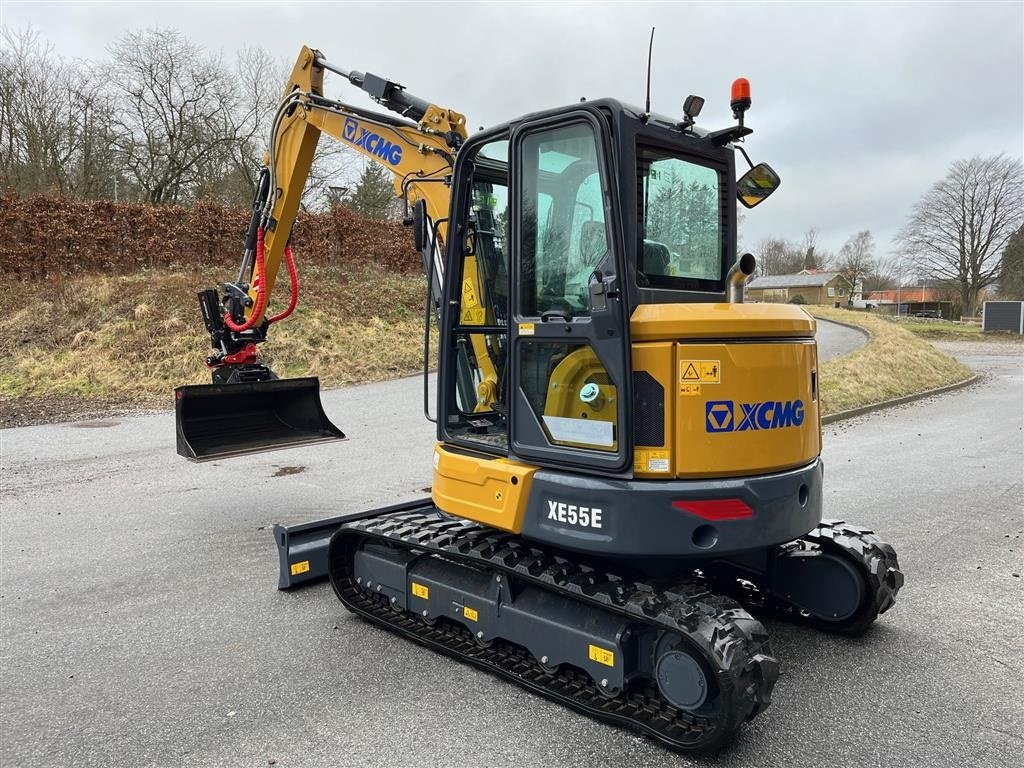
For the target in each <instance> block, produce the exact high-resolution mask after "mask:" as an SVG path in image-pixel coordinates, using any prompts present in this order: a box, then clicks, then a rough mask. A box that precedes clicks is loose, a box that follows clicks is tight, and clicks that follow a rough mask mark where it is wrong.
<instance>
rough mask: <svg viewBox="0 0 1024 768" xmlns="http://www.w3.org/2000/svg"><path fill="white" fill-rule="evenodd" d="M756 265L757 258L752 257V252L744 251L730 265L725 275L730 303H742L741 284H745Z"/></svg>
mask: <svg viewBox="0 0 1024 768" xmlns="http://www.w3.org/2000/svg"><path fill="white" fill-rule="evenodd" d="M756 266H757V259H755V258H754V254H752V253H744V254H743V255H742V256H740V257H739V258H738V259H737V260H736V263H735V264H733V265H732V268H731V269H730V270H729V273H728V274H727V275H726V276H725V284H726V289H727V290H728V292H729V303H730V304H742V303H743V286H744V285H746V284H747V280H749V279H750V276H751V275H752V274H754V267H756Z"/></svg>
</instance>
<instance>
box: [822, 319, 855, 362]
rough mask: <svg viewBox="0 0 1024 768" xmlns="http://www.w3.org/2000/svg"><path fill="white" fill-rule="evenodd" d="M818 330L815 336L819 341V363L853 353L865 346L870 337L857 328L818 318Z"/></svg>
mask: <svg viewBox="0 0 1024 768" xmlns="http://www.w3.org/2000/svg"><path fill="white" fill-rule="evenodd" d="M817 321H818V328H817V331H816V332H815V334H814V337H815V339H817V341H818V361H819V362H822V363H824V362H825V361H826V360H831V359H832V358H834V357H840V356H841V355H845V354H848V353H850V352H853V350H855V349H856V348H857V347H860V346H863V345H864V343H865V342H867V340H868V335H867V334H866V333H864V331H861V330H859V329H857V328H851V327H850V326H848V325H840V324H839V323H830V322H829V321H828V320H822V319H821V318H820V317H819V318H817Z"/></svg>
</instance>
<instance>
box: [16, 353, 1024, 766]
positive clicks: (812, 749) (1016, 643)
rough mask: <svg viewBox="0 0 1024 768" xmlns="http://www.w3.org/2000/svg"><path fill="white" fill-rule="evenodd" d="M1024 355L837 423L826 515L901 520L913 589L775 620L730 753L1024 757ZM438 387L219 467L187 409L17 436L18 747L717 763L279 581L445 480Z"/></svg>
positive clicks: (161, 762)
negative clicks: (336, 528) (755, 704)
mask: <svg viewBox="0 0 1024 768" xmlns="http://www.w3.org/2000/svg"><path fill="white" fill-rule="evenodd" d="M1020 349H1021V348H1020V347H1019V346H1016V347H1010V346H1003V345H995V346H994V347H991V348H990V347H989V345H984V344H982V345H978V346H977V347H974V348H968V351H967V352H966V353H963V352H962V350H961V354H962V355H963V359H965V361H967V362H968V363H970V364H972V365H974V366H975V367H977V368H978V369H979V370H980V371H981V372H982V373H983V377H982V379H981V380H980V381H979V383H977V384H975V385H972V386H971V387H968V388H967V389H964V390H961V391H958V392H954V393H949V394H946V395H940V396H936V397H932V398H929V399H927V400H923V401H919V402H916V403H913V404H910V405H906V406H901V407H898V408H895V409H892V410H888V411H883V412H879V413H875V414H871V415H868V416H864V417H861V418H858V419H855V420H852V421H848V422H842V423H838V424H835V425H832V426H830V427H828V428H826V434H825V443H826V450H825V461H826V467H827V469H826V473H825V480H826V491H825V493H826V513H827V515H828V516H830V517H843V518H846V519H849V520H853V521H857V522H860V523H864V524H866V525H869V526H874V527H876V528H877V530H878V531H880V532H882V533H883V534H884V535H885V537H886V538H888V539H889V540H891V541H892V542H893V543H894V544H895V545H896V547H897V549H898V550H899V552H900V561H901V564H902V566H903V568H904V570H905V572H906V574H907V586H906V588H905V589H904V591H903V592H902V593H901V594H900V598H899V602H898V604H897V605H896V607H895V608H894V609H893V611H891V612H890V613H889V614H886V615H885V616H884V617H883V618H882V620H881V621H880V623H879V624H878V625H877V626H876V627H875V628H874V629H873V630H872V631H871V632H870V633H869V634H868V635H867V636H866V637H864V638H862V639H859V640H855V641H850V640H844V639H840V638H833V637H828V636H822V635H819V634H816V633H814V632H812V631H809V630H806V629H801V628H797V627H793V626H789V625H786V624H782V623H774V622H773V623H772V624H770V626H769V629H770V631H771V632H772V635H773V644H774V649H775V652H776V655H777V656H778V657H779V659H780V661H781V664H782V670H783V672H782V677H781V679H780V681H779V684H778V686H777V688H776V694H775V697H774V702H773V704H772V706H771V707H770V708H769V709H768V710H767V712H766V713H765V714H763V715H762V716H760V717H759V718H757V720H755V721H754V722H753V723H752V724H751V725H750V726H749V727H748V728H746V729H745V731H744V732H743V733H742V735H741V738H740V739H739V740H738V742H737V743H736V744H735V745H734V746H733V747H732V748H730V749H729V750H727V751H726V752H725V753H724V754H723V755H722V756H721V758H719V759H718V760H717V761H715V765H718V766H752V765H757V766H761V765H772V766H823V765H835V766H878V765H886V766H897V767H898V766H947V765H948V766H962V765H969V766H986V767H987V766H1010V765H1014V766H1016V765H1018V764H1019V763H1018V760H1019V757H1020V751H1021V744H1022V742H1021V734H1022V733H1024V709H1022V708H1021V706H1020V703H1019V702H1020V700H1019V696H1018V690H1017V689H1018V688H1019V682H1020V680H1021V679H1022V678H1024V653H1022V651H1024V627H1022V624H1024V620H1022V614H1021V610H1020V606H1021V601H1022V596H1024V590H1022V586H1024V580H1022V579H1020V578H1018V577H1017V576H1016V575H1015V574H1020V573H1021V572H1022V568H1024V556H1022V549H1024V540H1022V532H1024V522H1022V519H1021V512H1020V500H1021V498H1022V492H1024V491H1022V479H1021V466H1022V456H1024V448H1022V413H1021V402H1022V396H1024V379H1022V368H1024V366H1022V363H1021V358H1020V352H1019V350H1020ZM418 388H419V381H418V380H416V379H406V380H401V381H392V382H387V383H384V384H377V385H371V386H362V387H351V388H348V389H343V390H337V391H334V392H330V393H327V395H326V397H325V400H326V405H327V409H328V412H329V413H330V414H331V415H332V417H333V418H334V419H335V420H336V421H337V423H338V424H339V425H340V426H341V427H342V428H343V429H345V431H346V432H348V433H349V435H350V438H351V439H350V440H348V441H347V442H345V443H340V444H335V445H330V446H320V447H313V448H309V449H299V450H293V451H286V452H279V453H273V454H264V455H262V456H258V457H250V458H246V459H236V460H231V461H225V462H218V463H215V464H212V465H202V466H198V465H192V464H187V463H185V462H184V461H182V460H179V459H178V458H177V457H176V456H175V455H174V446H173V422H172V419H171V417H170V415H167V414H164V415H157V416H146V417H136V418H129V419H122V420H113V421H107V422H103V421H101V422H92V423H91V426H84V425H79V426H76V425H73V424H64V425H48V426H38V427H26V428H22V429H11V430H5V431H2V432H0V467H2V469H0V500H2V503H0V524H2V537H0V585H2V588H0V617H2V633H0V670H2V678H3V680H2V685H0V764H3V765H4V766H12V767H13V766H52V765H75V766H103V767H104V768H110V767H113V766H179V765H196V766H239V765H248V766H260V765H263V766H265V765H270V764H273V765H276V766H304V767H305V766H313V767H316V766H331V767H332V768H333V767H335V766H350V765H351V766H356V765H359V766H392V765H400V766H411V765H430V766H479V765H489V766H524V765H546V764H555V763H557V764H559V765H566V766H589V767H594V768H596V767H598V766H616V767H619V766H627V765H641V764H642V765H645V766H679V765H687V764H694V765H698V764H701V765H702V764H704V763H690V762H689V761H687V760H685V759H681V758H679V757H677V756H675V755H672V754H670V753H667V752H665V751H664V750H662V749H660V748H659V747H657V746H655V745H653V744H651V743H649V742H648V741H645V740H644V739H642V738H639V737H637V736H634V735H631V734H629V733H625V732H623V731H620V730H617V729H614V728H611V727H608V726H605V725H601V724H598V723H595V722H592V721H590V720H588V719H586V718H584V717H581V716H577V715H575V714H572V713H570V712H567V711H565V710H563V709H562V708H560V707H558V706H556V705H554V704H551V703H548V702H546V701H543V700H539V699H536V698H534V697H532V696H531V695H529V694H527V693H526V692H524V691H521V690H519V689H518V688H516V687H514V686H512V685H509V684H507V683H505V682H502V681H500V680H497V679H495V678H493V677H491V676H488V675H486V674H484V673H482V672H479V671H476V670H473V669H468V668H466V667H463V666H460V665H459V664H457V663H456V662H453V661H451V660H449V659H447V658H443V657H440V656H437V655H435V654H433V653H431V652H429V651H427V650H425V649H423V648H420V647H418V646H416V645H414V644H412V643H409V642H407V641H404V640H401V639H399V638H396V637H393V636H391V635H389V634H387V633H385V632H383V631H381V630H378V629H376V628H374V627H371V626H369V625H367V624H365V623H363V622H361V621H360V620H358V619H356V618H354V617H353V616H351V615H348V614H346V613H345V612H344V610H343V609H342V608H341V606H340V604H339V603H338V602H337V601H336V600H335V599H334V597H333V595H332V594H331V593H330V589H329V588H328V587H327V586H326V585H318V586H314V587H310V588H306V589H302V590H298V591H296V592H293V593H282V592H278V591H277V590H276V589H275V588H274V587H275V582H276V577H277V560H276V555H275V550H274V546H273V543H272V540H271V534H270V526H271V525H272V524H273V523H274V522H279V521H280V522H298V521H302V520H308V519H312V518H316V517H321V516H326V515H332V514H339V513H344V512H355V511H358V510H361V509H363V508H366V507H368V506H370V505H381V504H387V503H391V502H395V501H398V500H402V499H410V498H415V497H418V496H421V495H423V488H424V487H425V486H426V485H427V484H428V483H429V481H430V459H429V456H430V450H431V445H432V442H433V434H432V431H431V429H430V428H429V425H426V424H425V423H424V422H423V421H422V420H421V418H420V416H419V414H418V410H419V409H418V403H419V394H418V393H419V389H418ZM285 467H291V468H293V469H291V470H289V471H288V473H282V471H281V470H282V469H283V468H285ZM299 468H301V469H299Z"/></svg>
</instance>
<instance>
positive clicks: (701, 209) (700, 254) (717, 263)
mask: <svg viewBox="0 0 1024 768" xmlns="http://www.w3.org/2000/svg"><path fill="white" fill-rule="evenodd" d="M637 161H638V166H637V175H638V179H637V182H638V183H637V193H638V195H639V200H638V201H637V203H638V204H637V210H638V211H639V218H640V220H639V222H638V224H639V226H638V231H639V242H638V243H637V265H636V266H637V282H638V283H639V284H640V285H641V286H644V287H652V288H670V289H671V288H674V289H680V290H715V289H716V288H717V286H716V285H715V284H717V283H718V282H719V281H720V280H721V279H722V265H723V255H724V239H725V233H724V232H723V227H722V195H721V174H720V173H719V172H718V171H717V170H715V169H714V168H710V167H708V166H704V165H699V164H697V163H693V162H690V161H687V160H683V159H682V158H680V157H675V156H673V155H672V154H671V153H670V152H668V151H665V150H661V149H655V148H651V147H638V148H637Z"/></svg>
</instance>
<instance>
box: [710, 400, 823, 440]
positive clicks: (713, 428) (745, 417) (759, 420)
mask: <svg viewBox="0 0 1024 768" xmlns="http://www.w3.org/2000/svg"><path fill="white" fill-rule="evenodd" d="M803 423H804V401H803V400H786V401H785V402H783V401H781V400H768V401H766V402H764V403H734V402H733V401H732V400H709V401H707V402H706V403H705V404H704V428H705V429H706V430H707V431H708V432H748V431H751V430H760V429H781V428H783V427H799V426H800V425H801V424H803Z"/></svg>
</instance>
